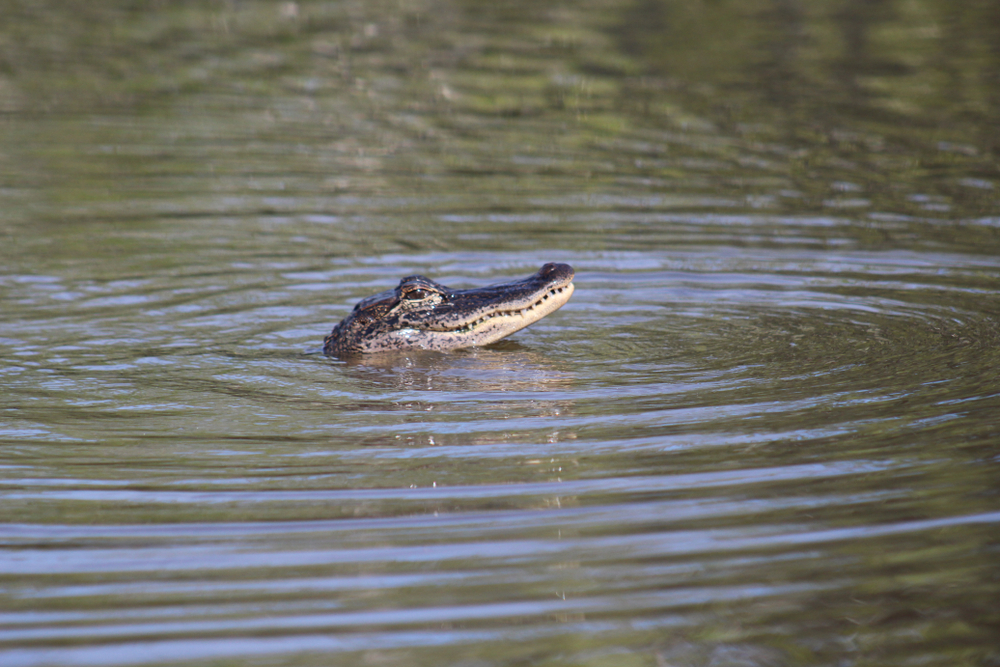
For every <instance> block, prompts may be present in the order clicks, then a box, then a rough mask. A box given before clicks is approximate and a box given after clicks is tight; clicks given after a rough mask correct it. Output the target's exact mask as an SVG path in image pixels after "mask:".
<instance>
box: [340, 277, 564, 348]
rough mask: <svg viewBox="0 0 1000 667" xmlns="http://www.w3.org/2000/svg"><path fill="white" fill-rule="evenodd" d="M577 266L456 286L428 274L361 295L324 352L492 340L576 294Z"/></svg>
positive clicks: (450, 345) (463, 344)
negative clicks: (464, 287) (498, 281)
mask: <svg viewBox="0 0 1000 667" xmlns="http://www.w3.org/2000/svg"><path fill="white" fill-rule="evenodd" d="M573 274H574V272H573V267H571V266H570V265H568V264H554V263H549V264H546V265H545V266H543V267H542V268H541V269H539V270H538V273H536V274H534V275H532V276H529V277H527V278H524V279H522V280H515V281H513V282H509V283H501V284H498V285H490V286H488V287H478V288H476V289H468V290H455V289H452V288H450V287H445V286H444V285H442V284H440V283H436V282H434V281H433V280H431V279H429V278H425V277H424V276H408V277H406V278H403V279H402V280H401V281H400V283H399V285H398V286H397V287H395V288H394V289H391V290H387V291H385V292H382V293H380V294H376V295H374V296H370V297H368V298H366V299H362V300H361V301H359V302H358V304H357V305H356V306H354V310H353V311H351V314H350V315H348V316H347V317H345V318H344V319H343V320H342V321H341V322H340V324H338V325H337V326H335V327H334V328H333V331H332V332H331V333H330V335H329V336H327V337H326V338H325V339H324V340H323V353H324V354H328V355H331V356H335V357H351V356H356V355H361V354H367V353H371V352H387V351H391V350H414V349H425V350H440V351H445V350H455V349H458V348H462V347H472V346H476V345H488V344H490V343H494V342H496V341H498V340H500V339H501V338H505V337H506V336H509V335H510V334H512V333H514V332H515V331H520V330H521V329H523V328H524V327H526V326H528V325H529V324H533V323H535V322H537V321H538V320H540V319H542V318H543V317H545V316H546V315H548V314H549V313H552V312H555V311H556V310H558V309H559V308H560V307H562V305H563V304H565V303H566V302H567V301H569V298H570V296H572V295H573V282H572V281H573Z"/></svg>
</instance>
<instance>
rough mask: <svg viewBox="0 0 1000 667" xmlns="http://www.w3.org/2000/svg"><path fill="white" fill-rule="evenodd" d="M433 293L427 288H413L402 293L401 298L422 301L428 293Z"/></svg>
mask: <svg viewBox="0 0 1000 667" xmlns="http://www.w3.org/2000/svg"><path fill="white" fill-rule="evenodd" d="M433 293H434V292H432V291H430V290H429V289H414V290H410V291H409V292H407V293H406V294H404V295H403V298H404V299H408V300H410V301H423V300H424V299H426V298H428V297H430V295H431V294H433Z"/></svg>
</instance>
